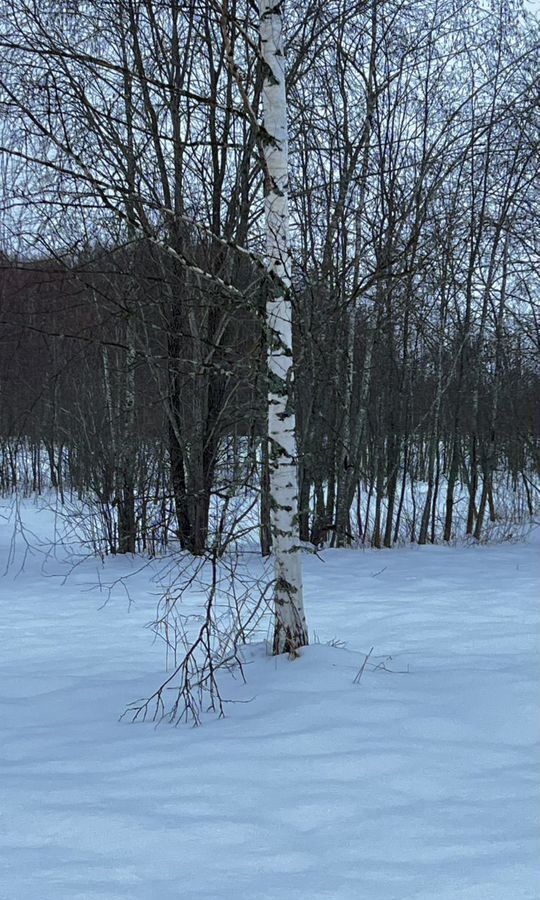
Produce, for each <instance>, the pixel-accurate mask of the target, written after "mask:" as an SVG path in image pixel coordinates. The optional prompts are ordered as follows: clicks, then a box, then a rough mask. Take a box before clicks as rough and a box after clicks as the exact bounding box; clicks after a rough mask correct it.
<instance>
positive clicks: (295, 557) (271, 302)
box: [259, 0, 308, 653]
mask: <svg viewBox="0 0 540 900" xmlns="http://www.w3.org/2000/svg"><path fill="white" fill-rule="evenodd" d="M259 12H260V39H261V53H262V60H263V66H264V82H263V115H264V135H263V139H264V158H265V176H266V184H265V224H266V264H267V267H268V271H269V274H270V276H271V279H270V280H271V288H270V291H269V296H268V301H267V311H266V315H267V324H268V375H269V379H268V440H269V476H270V477H269V493H270V527H271V532H272V552H273V554H274V560H275V570H276V571H275V575H276V583H275V593H274V603H275V613H276V614H275V630H274V653H285V652H288V653H296V651H297V650H298V648H299V647H303V646H305V645H306V644H307V643H308V633H307V626H306V619H305V614H304V605H303V586H302V562H301V557H300V553H299V546H298V544H299V536H298V479H297V470H296V462H297V454H296V436H295V413H294V405H293V402H292V380H293V368H292V328H291V317H292V309H291V297H290V291H291V256H290V247H289V203H288V134H287V98H286V91H285V57H284V52H283V7H282V4H281V3H280V2H278V3H276V2H275V0H260V4H259Z"/></svg>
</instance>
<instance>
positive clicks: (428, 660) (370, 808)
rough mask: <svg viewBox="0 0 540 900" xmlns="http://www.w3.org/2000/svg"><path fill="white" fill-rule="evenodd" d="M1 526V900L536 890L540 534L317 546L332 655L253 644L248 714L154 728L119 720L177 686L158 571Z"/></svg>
mask: <svg viewBox="0 0 540 900" xmlns="http://www.w3.org/2000/svg"><path fill="white" fill-rule="evenodd" d="M2 514H3V516H4V518H2ZM7 514H8V505H7V501H3V505H1V506H0V561H2V562H3V564H4V566H3V568H4V567H5V565H6V563H7V562H8V561H10V565H9V567H8V571H7V574H6V575H4V576H3V577H2V578H0V646H1V653H0V898H1V900H68V898H69V900H97V898H100V900H120V898H122V900H124V898H125V900H128V898H129V900H154V898H156V900H173V898H174V900H203V898H204V900H323V898H324V900H363V898H366V900H367V898H369V900H413V898H414V900H518V898H528V900H538V898H539V897H540V872H539V869H540V863H539V860H540V840H539V838H540V823H539V818H540V817H539V812H540V797H539V784H540V778H539V775H540V766H539V763H540V755H539V754H538V743H537V742H538V738H539V731H540V728H539V715H538V712H539V706H538V681H539V675H540V672H539V658H538V657H539V652H538V651H539V643H540V642H539V640H538V638H539V617H538V588H539V586H540V573H539V554H538V538H536V540H535V538H534V536H533V538H531V539H530V540H529V541H528V543H526V544H502V545H498V546H491V547H490V546H488V547H468V548H465V547H463V548H460V547H451V548H446V547H424V548H406V549H397V550H391V551H382V552H381V551H379V552H377V551H364V552H355V551H327V552H325V553H324V554H323V561H321V560H320V559H317V558H314V557H308V558H307V559H306V602H307V610H308V615H309V620H310V627H311V630H312V632H315V633H316V634H317V636H318V640H319V641H320V643H317V644H313V645H312V646H311V647H310V648H308V649H306V650H305V652H304V653H303V654H302V657H301V659H299V660H296V661H289V660H288V659H281V658H280V659H278V660H276V659H272V658H270V657H265V656H264V654H263V652H262V649H261V647H256V648H254V650H253V653H252V654H251V656H250V661H249V664H248V665H247V666H246V672H247V678H248V683H247V685H246V686H245V687H243V686H241V685H240V684H239V683H238V682H233V683H231V697H232V696H234V697H236V699H239V700H246V701H250V702H246V703H238V704H233V705H231V706H230V707H229V708H228V715H227V718H226V719H224V720H217V719H215V718H209V719H208V721H207V722H205V724H204V726H203V727H202V728H199V729H193V728H189V727H186V726H182V725H181V726H179V727H178V728H172V727H170V726H168V725H165V724H164V725H161V726H160V727H158V728H157V729H156V728H154V727H153V725H152V724H140V725H131V724H129V723H127V722H126V721H123V722H119V721H118V716H119V714H120V713H122V711H123V709H124V707H125V705H126V704H127V703H128V702H129V701H130V700H133V699H134V698H137V697H141V696H144V695H145V694H148V692H149V691H150V690H151V689H152V688H154V687H156V686H157V684H159V682H160V679H161V677H162V674H163V663H164V653H163V646H162V645H159V644H156V643H152V635H151V633H150V631H149V630H148V629H146V628H145V627H144V626H145V625H146V624H147V623H148V621H149V620H150V619H151V618H152V616H153V613H154V609H155V603H156V585H155V584H154V583H153V582H152V575H153V574H155V573H156V572H157V571H158V570H159V567H160V566H162V565H163V562H160V561H154V562H152V563H150V564H149V565H147V566H141V561H140V560H128V559H118V558H117V559H108V560H106V562H105V564H104V565H102V564H101V563H100V562H96V561H95V560H87V561H84V562H82V563H81V564H80V565H78V566H77V567H76V568H75V569H74V570H73V571H72V572H71V574H70V575H69V577H68V578H67V579H66V580H65V581H64V580H63V579H62V578H61V577H59V576H60V575H61V574H62V573H64V574H65V573H66V571H67V570H68V565H67V563H66V562H65V552H66V551H65V550H64V549H60V550H58V552H57V553H56V557H55V555H54V554H52V553H51V554H49V555H48V556H47V557H45V556H44V555H43V552H35V551H33V552H28V553H27V555H26V558H25V559H24V568H22V570H21V563H22V562H23V557H24V553H23V551H24V546H25V545H24V542H23V541H22V540H21V538H20V537H19V538H18V539H17V544H16V546H15V548H13V547H12V534H13V524H14V521H13V515H12V516H11V519H10V521H8V520H7V518H6V517H7ZM22 514H23V518H24V519H25V520H26V521H28V523H29V526H30V527H31V529H32V530H33V531H34V532H35V533H37V534H38V537H39V535H41V537H43V536H46V535H47V534H49V535H50V534H51V532H52V517H51V515H50V513H48V512H46V511H44V512H41V513H39V514H38V513H37V509H36V508H35V507H33V506H32V504H31V502H29V501H27V502H26V503H25V505H24V506H23V509H22ZM31 542H32V543H36V540H35V539H34V538H32V539H31ZM42 550H43V548H42ZM13 551H14V552H13ZM130 573H131V576H132V577H130V578H129V581H128V584H129V593H130V597H131V603H128V599H127V595H126V592H125V590H124V588H123V587H122V585H121V584H119V585H118V587H117V588H116V589H115V590H114V591H113V593H112V596H111V598H110V600H109V602H108V603H107V604H106V605H105V606H103V600H104V598H105V596H106V595H105V594H100V593H99V592H98V591H96V589H95V585H96V584H97V583H98V582H100V581H101V582H102V583H103V582H106V581H112V580H114V579H115V578H117V577H120V576H123V575H129V574H130ZM332 639H336V640H341V641H345V642H346V648H345V649H342V648H339V647H332V646H328V645H327V644H326V643H325V642H327V641H330V640H332ZM372 646H373V648H374V649H373V654H372V657H371V659H370V664H369V665H368V666H366V668H365V671H364V672H363V674H362V677H361V679H360V682H359V683H358V684H355V683H354V680H355V675H356V674H357V673H358V670H359V668H360V665H361V663H362V661H363V660H364V658H365V654H366V653H367V652H368V651H369V650H370V648H371V647H372ZM389 656H391V657H392V659H391V660H389V659H387V657H389ZM388 670H392V671H388ZM225 693H227V691H225Z"/></svg>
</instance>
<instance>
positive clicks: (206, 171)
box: [0, 0, 540, 554]
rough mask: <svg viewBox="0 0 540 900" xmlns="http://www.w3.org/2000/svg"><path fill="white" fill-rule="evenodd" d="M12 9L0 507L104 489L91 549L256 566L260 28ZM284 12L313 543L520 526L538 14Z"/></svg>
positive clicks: (293, 262)
mask: <svg viewBox="0 0 540 900" xmlns="http://www.w3.org/2000/svg"><path fill="white" fill-rule="evenodd" d="M0 16H1V37H0V45H1V47H2V51H3V59H2V63H1V64H0V85H1V86H0V93H1V103H2V110H3V113H4V115H3V124H2V126H1V127H2V145H3V159H4V174H5V178H4V182H3V217H2V221H3V225H2V245H3V256H2V266H1V272H2V281H1V294H0V317H1V327H2V354H1V360H0V391H1V395H2V403H1V409H0V484H1V487H2V489H3V490H9V489H11V488H13V487H15V486H16V483H17V482H18V481H20V479H21V478H23V480H25V481H26V484H27V485H30V486H31V487H32V489H40V488H41V487H43V486H44V485H45V483H48V482H51V483H52V485H53V486H54V487H55V488H57V489H58V490H59V491H61V492H62V493H65V492H66V493H67V492H73V491H75V492H78V493H79V494H80V496H82V497H84V498H85V499H89V498H91V499H92V500H93V502H94V503H95V504H96V508H98V509H99V514H100V517H101V522H102V529H101V530H100V532H99V534H100V537H99V542H100V549H101V550H102V551H103V552H113V553H115V552H133V551H135V550H136V549H143V550H149V551H150V552H157V551H158V550H159V549H160V548H162V547H164V546H165V545H167V543H168V542H170V541H171V540H173V539H174V540H179V541H180V544H181V546H182V548H184V549H186V550H188V551H190V552H191V553H194V554H202V553H204V552H205V550H206V549H207V548H208V547H209V546H215V545H216V542H217V544H218V545H219V544H220V543H221V544H226V543H227V541H229V540H230V539H231V538H232V536H234V537H235V539H240V540H243V539H245V540H256V541H257V542H259V543H260V546H261V547H262V550H263V552H264V553H268V552H269V551H270V549H271V543H272V528H271V526H270V518H271V511H272V508H273V507H272V503H273V501H272V495H271V492H270V490H269V471H270V469H271V467H272V460H271V459H270V458H269V453H268V447H267V443H266V433H267V432H266V409H267V397H268V392H269V391H270V393H271V392H272V389H273V381H272V379H273V377H275V373H274V375H273V374H272V372H271V371H270V372H269V371H268V370H267V365H266V359H267V354H268V350H269V347H270V349H271V345H272V343H273V342H274V341H275V333H276V331H275V326H274V327H273V328H272V329H270V330H269V328H268V321H267V318H266V315H265V309H266V307H267V303H268V301H269V299H270V301H272V298H273V296H274V295H275V292H276V283H275V282H274V281H273V280H272V278H271V276H270V275H269V272H268V268H267V267H266V266H265V265H264V264H263V263H262V260H263V258H264V247H265V226H264V196H265V187H264V186H265V182H266V185H267V187H266V196H268V171H267V164H266V163H265V159H267V158H268V148H269V146H270V147H271V146H272V140H271V139H270V138H269V136H268V133H267V131H266V130H265V127H264V126H263V125H261V115H262V102H263V93H264V84H265V79H266V80H267V82H268V70H267V63H265V60H264V58H263V54H261V52H260V50H258V49H257V48H258V47H259V46H260V45H259V36H258V29H259V23H258V15H257V11H256V10H255V9H254V8H253V6H252V5H251V4H250V3H247V2H246V3H243V2H232V0H230V2H219V3H218V2H208V0H191V2H187V3H185V4H176V3H168V2H167V3H166V2H161V0H109V2H104V3H102V4H100V9H99V12H98V14H96V9H95V5H94V4H90V3H85V2H82V0H81V2H76V3H65V4H64V3H58V2H54V3H48V2H43V3H42V4H40V6H39V9H38V8H37V7H36V6H35V4H33V3H29V2H24V0H12V2H2V4H1V13H0ZM285 21H286V32H285V34H286V41H287V46H286V55H287V59H288V68H287V94H288V119H289V145H290V151H289V152H290V157H289V196H290V232H289V236H288V239H289V242H290V275H291V278H290V286H289V287H288V288H287V291H288V296H289V297H290V300H291V304H292V343H293V355H292V360H293V370H294V386H293V380H292V378H290V377H289V375H287V378H286V380H287V384H286V398H287V403H286V405H285V407H284V411H283V415H285V414H287V412H288V410H289V409H290V408H291V405H292V407H293V408H294V411H295V413H296V441H297V445H298V453H297V458H296V460H295V462H296V464H297V473H298V528H299V536H300V539H301V540H302V541H304V542H310V543H311V544H313V546H315V547H320V546H327V545H333V546H348V545H351V544H359V543H360V544H368V545H372V546H375V547H383V546H385V547H390V546H392V545H393V544H394V543H395V542H396V541H401V540H408V541H418V542H419V543H421V544H424V543H426V542H434V541H439V540H451V539H453V538H454V537H455V536H456V535H460V534H468V535H471V536H473V537H474V538H476V539H482V538H483V537H484V535H485V534H488V533H489V528H490V524H491V525H493V526H495V524H496V523H497V522H500V521H501V520H502V519H516V520H517V519H519V518H526V517H531V516H533V515H534V513H535V509H536V508H537V507H536V503H537V497H538V487H537V480H538V474H539V471H540V416H539V408H538V397H539V390H538V389H539V386H540V385H539V380H540V379H539V375H540V372H539V365H538V359H539V355H538V350H539V346H540V336H539V323H538V291H539V269H538V233H539V230H538V220H539V203H538V199H539V195H538V184H539V178H538V176H539V174H540V173H539V160H540V153H539V134H540V132H539V126H540V119H539V114H538V109H539V106H538V76H537V72H538V62H539V52H538V50H539V28H538V22H537V21H535V20H534V18H532V17H531V16H528V15H527V14H526V13H524V11H523V7H522V4H520V3H518V2H513V0H494V2H490V3H489V4H483V3H482V4H481V3H470V2H467V3H462V2H458V0H423V2H421V3H417V2H415V3H413V2H409V0H399V2H398V0H387V2H381V0H362V2H353V0H331V2H325V3H322V2H320V0H313V2H309V3H306V4H304V5H303V6H302V8H300V5H291V7H290V8H287V10H286V12H285ZM270 82H271V79H270ZM286 355H287V354H285V356H286ZM291 371H292V370H291ZM278 377H279V372H278ZM274 386H275V385H274Z"/></svg>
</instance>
